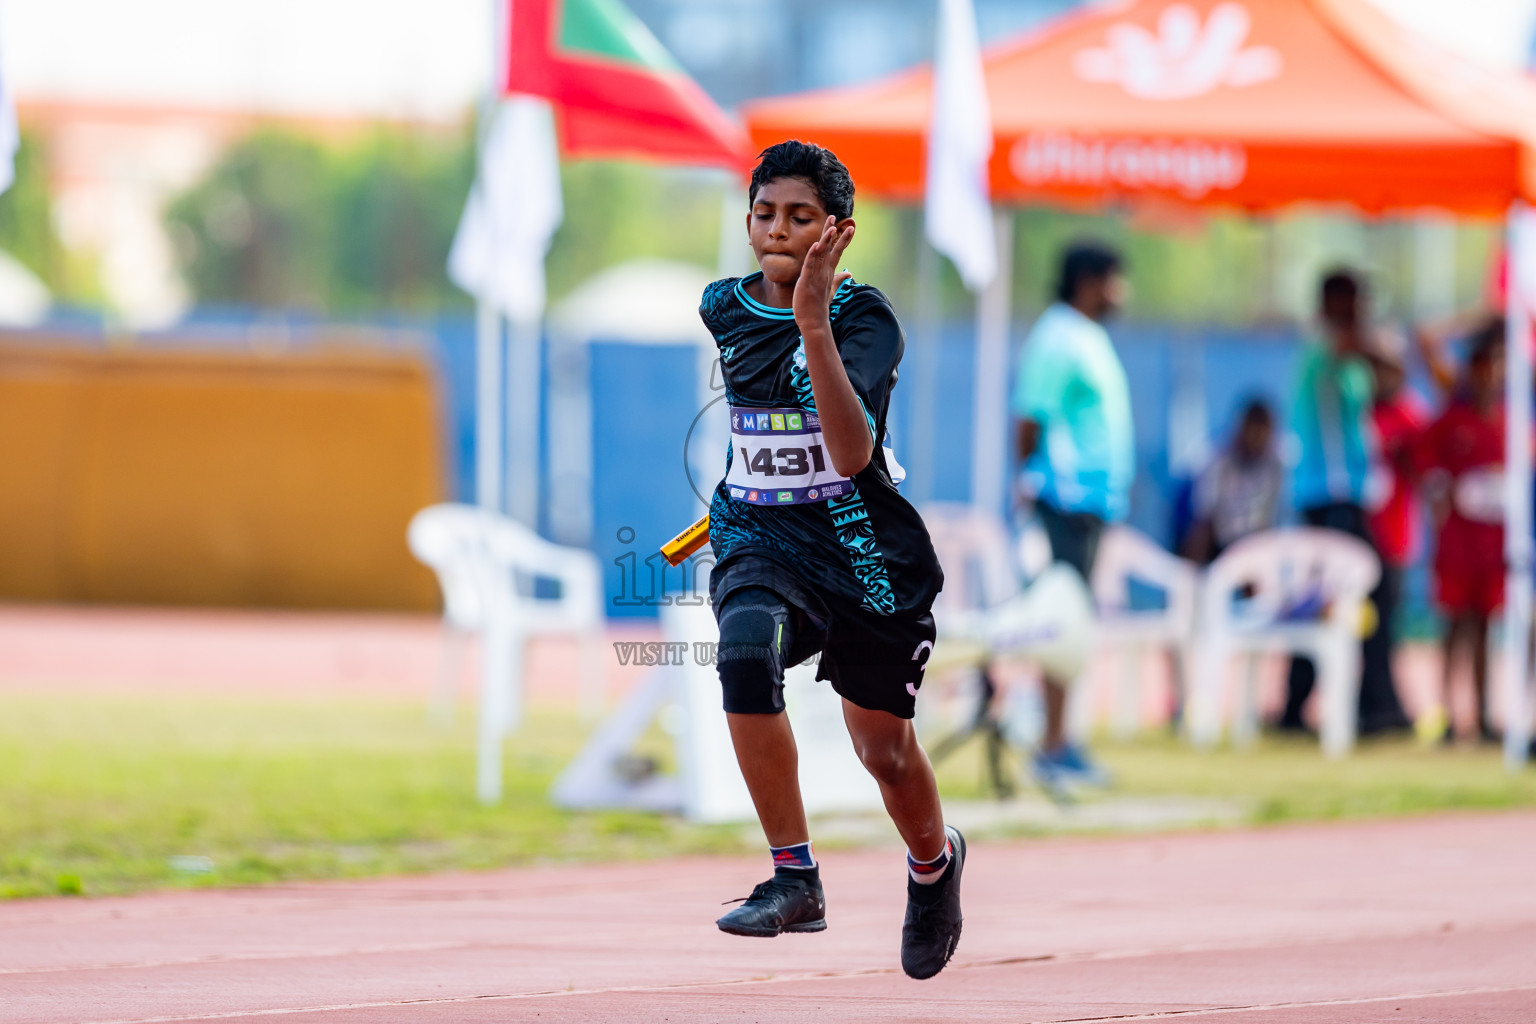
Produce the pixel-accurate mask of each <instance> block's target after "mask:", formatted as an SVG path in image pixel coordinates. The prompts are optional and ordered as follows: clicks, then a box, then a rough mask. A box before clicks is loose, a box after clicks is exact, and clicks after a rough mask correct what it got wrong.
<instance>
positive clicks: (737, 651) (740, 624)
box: [715, 587, 795, 715]
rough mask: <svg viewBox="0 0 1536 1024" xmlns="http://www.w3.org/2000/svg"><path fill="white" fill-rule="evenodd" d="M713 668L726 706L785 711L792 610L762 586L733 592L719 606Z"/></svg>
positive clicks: (743, 711)
mask: <svg viewBox="0 0 1536 1024" xmlns="http://www.w3.org/2000/svg"><path fill="white" fill-rule="evenodd" d="M718 618H719V620H720V646H719V647H718V648H717V649H716V652H715V668H716V670H717V671H718V672H719V673H720V688H721V690H722V691H723V694H724V698H725V710H726V711H728V712H730V713H731V714H733V715H774V714H778V713H779V712H780V711H783V710H784V660H785V656H786V655H787V654H788V653H789V649H790V647H791V646H793V644H794V640H795V634H794V623H795V619H794V612H793V610H792V609H791V608H790V607H789V605H788V603H786V602H785V600H784V599H783V598H782V597H780V596H779V595H778V594H775V593H774V592H773V591H771V590H769V589H767V588H766V587H743V588H742V589H741V590H736V591H732V592H731V594H730V595H729V596H727V597H726V599H725V602H724V604H722V605H721V607H720V614H719V616H718Z"/></svg>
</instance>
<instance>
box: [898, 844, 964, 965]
mask: <svg viewBox="0 0 1536 1024" xmlns="http://www.w3.org/2000/svg"><path fill="white" fill-rule="evenodd" d="M944 831H945V833H946V834H947V835H948V836H949V845H950V849H951V851H952V854H951V856H952V859H951V860H950V862H949V867H947V868H945V869H944V877H943V878H941V879H939V880H938V881H937V882H933V883H931V884H929V885H918V884H917V883H916V882H914V881H912V878H911V876H910V875H909V876H908V877H907V920H906V922H905V923H904V924H903V925H902V926H901V969H902V970H904V971H906V972H907V977H909V978H918V979H922V978H931V977H933V976H934V975H935V974H938V973H939V972H940V971H942V970H943V969H944V965H945V964H947V963H949V958H950V957H952V956H954V955H955V947H956V946H958V945H959V944H960V925H961V924H962V923H963V922H964V918H963V917H962V916H961V914H960V872H962V871H964V870H965V837H964V836H962V835H961V834H960V830H959V829H957V828H955V827H953V826H951V825H946V826H944Z"/></svg>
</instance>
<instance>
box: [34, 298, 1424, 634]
mask: <svg viewBox="0 0 1536 1024" xmlns="http://www.w3.org/2000/svg"><path fill="white" fill-rule="evenodd" d="M55 326H56V327H57V328H59V329H61V330H63V331H64V332H65V333H68V334H71V335H73V334H78V335H79V336H80V337H81V339H82V341H85V342H92V341H95V342H100V343H104V342H103V333H102V331H101V329H100V326H99V321H97V320H94V319H93V318H91V317H84V316H74V317H72V318H71V317H69V316H67V315H66V316H64V317H61V318H60V320H59V322H58V323H57V324H56V325H55ZM338 326H341V327H342V329H343V330H346V329H349V328H354V327H356V326H358V325H355V324H353V325H336V324H332V323H327V322H325V321H323V320H321V319H319V318H316V317H312V316H305V315H283V316H276V315H273V314H270V313H263V314H260V315H255V314H251V313H248V312H245V311H240V310H222V309H220V310H201V311H199V312H198V313H197V314H196V315H195V316H194V317H192V318H191V319H189V320H188V321H187V322H186V323H184V324H183V325H181V326H179V327H178V328H177V329H176V330H175V331H171V332H166V333H163V334H159V335H154V336H150V337H147V338H144V339H142V342H141V343H143V344H146V345H182V344H194V345H205V346H206V345H211V346H214V347H222V346H224V345H229V346H231V347H249V346H252V345H256V344H272V343H278V342H280V344H282V345H286V346H295V347H299V346H303V345H306V344H310V343H312V342H313V340H314V339H316V338H320V337H325V336H327V335H330V336H334V335H335V333H336V329H337V328H338ZM362 326H364V327H365V328H366V329H370V330H374V331H376V332H382V333H378V334H377V337H379V338H381V339H382V338H385V337H393V338H396V339H398V338H399V337H401V336H404V337H406V338H408V339H412V340H410V341H408V342H407V343H409V344H420V345H423V346H424V347H425V349H426V351H427V352H428V353H429V354H430V357H431V358H432V359H433V360H434V361H435V362H436V364H437V365H438V367H439V371H440V385H441V387H442V393H443V409H444V416H445V419H446V422H445V424H444V436H445V439H446V445H447V450H446V451H445V453H444V457H445V460H446V470H447V476H448V479H449V480H450V481H451V484H452V490H453V494H454V496H455V497H456V498H457V499H458V500H461V501H469V502H472V501H474V500H475V488H474V465H475V458H474V456H475V438H474V432H475V341H474V322H473V319H472V318H470V317H467V316H453V317H440V318H436V319H423V318H409V317H399V318H389V319H381V320H376V321H372V322H370V323H368V324H366V325H362ZM1028 328H1029V324H1028V322H1021V323H1018V324H1015V325H1014V329H1013V333H1012V339H1011V340H1012V347H1013V352H1012V355H1013V357H1016V356H1017V353H1018V349H1019V348H1020V346H1022V344H1023V340H1024V337H1025V335H1026V334H1027V332H1028ZM390 332H393V333H390ZM1111 336H1112V337H1113V339H1114V342H1115V346H1116V348H1117V350H1118V351H1119V353H1120V356H1121V359H1122V361H1123V362H1124V364H1125V367H1126V372H1127V377H1128V379H1129V381H1130V386H1131V403H1132V413H1133V417H1134V421H1135V427H1136V458H1137V476H1136V482H1135V485H1134V490H1133V493H1132V501H1131V515H1130V521H1131V523H1132V525H1134V526H1136V527H1137V528H1138V529H1140V530H1142V531H1144V532H1146V533H1147V534H1149V535H1150V536H1152V537H1154V538H1156V539H1158V540H1159V541H1161V542H1163V543H1164V544H1171V543H1172V542H1173V540H1174V535H1173V527H1174V523H1173V519H1174V501H1175V499H1176V496H1177V494H1178V491H1179V488H1180V486H1181V483H1182V482H1183V481H1181V480H1180V478H1179V476H1178V474H1176V473H1175V472H1174V467H1173V466H1171V465H1170V450H1169V442H1170V436H1169V435H1170V429H1169V423H1170V406H1171V405H1172V404H1173V403H1175V402H1178V401H1200V402H1202V403H1203V413H1204V420H1205V423H1206V424H1207V427H1208V437H1209V444H1210V447H1211V448H1212V449H1215V448H1217V447H1220V446H1221V445H1222V444H1223V443H1224V442H1225V439H1226V437H1227V436H1228V435H1229V433H1230V431H1231V428H1232V426H1233V420H1234V418H1235V413H1236V411H1237V409H1238V408H1239V407H1240V405H1241V404H1242V403H1243V402H1244V401H1245V400H1246V399H1247V398H1249V397H1251V396H1255V395H1257V396H1261V397H1264V398H1265V399H1267V400H1268V401H1269V402H1270V403H1271V405H1272V406H1273V407H1274V409H1275V411H1276V412H1277V414H1278V417H1279V422H1280V424H1281V425H1282V426H1283V425H1284V422H1285V419H1286V411H1287V410H1286V404H1287V397H1286V396H1287V393H1288V390H1289V384H1290V380H1291V375H1292V370H1293V365H1294V362H1295V358H1296V349H1297V345H1298V344H1299V341H1300V338H1299V335H1298V333H1297V332H1296V331H1294V330H1291V329H1284V328H1270V329H1258V328H1254V329H1231V328H1189V327H1168V326H1162V325H1156V324H1136V323H1121V324H1115V325H1112V328H1111ZM355 337H356V338H359V339H366V338H368V337H370V335H369V334H368V333H367V332H366V331H365V332H364V333H362V334H358V335H356V336H355ZM381 343H384V342H382V341H381ZM391 343H398V341H396V342H391ZM973 356H974V342H973V335H972V331H971V325H970V324H968V323H956V324H950V325H947V326H946V327H944V328H943V329H942V330H941V331H940V332H939V334H938V336H937V337H936V338H933V339H922V338H913V339H910V340H909V342H908V349H907V356H906V359H905V360H904V362H903V365H902V374H901V378H900V381H899V383H898V384H897V386H896V388H895V390H894V391H893V393H892V408H891V416H890V422H891V434H892V444H893V447H894V448H895V450H896V453H897V456H898V458H899V459H900V460H901V461H902V462H903V463H904V464H905V465H906V466H907V468H908V470H909V472H910V473H911V474H912V475H911V476H910V477H909V479H908V481H907V483H906V484H905V485H904V486H903V491H904V492H905V493H906V494H907V496H908V497H909V498H910V499H911V500H913V501H914V502H915V503H919V504H920V503H922V502H925V501H934V500H941V501H965V500H968V498H969V496H970V475H971V432H972V420H971V417H972V403H971V390H972V387H973V380H972V367H973V365H974V362H973ZM544 363H545V365H546V367H547V364H548V360H547V359H546V360H544ZM1013 365H1014V362H1013V359H1010V383H1011V378H1012V366H1013ZM546 372H547V370H546ZM696 372H697V370H696V366H695V362H694V355H693V352H692V351H691V350H690V349H687V348H683V347H669V346H636V345H628V344H604V343H596V344H594V345H593V346H592V348H591V360H590V375H591V376H590V380H591V387H592V409H593V442H594V443H593V448H594V451H593V465H592V471H593V481H594V487H593V490H594V494H593V499H594V507H593V520H592V521H593V548H594V550H595V551H596V553H597V554H598V556H599V558H600V559H601V560H602V563H603V566H604V569H605V572H606V573H607V580H606V585H607V586H608V589H609V591H610V594H609V597H610V599H611V600H610V605H611V611H612V614H614V615H616V616H650V615H654V614H655V613H656V608H657V605H656V604H655V603H654V602H650V603H648V602H647V601H646V600H645V599H646V598H648V597H650V596H651V595H653V594H661V593H665V592H666V591H667V590H669V589H674V588H677V587H678V586H679V585H683V586H686V585H687V584H688V582H689V581H687V580H682V579H680V578H679V574H678V572H677V570H664V569H663V568H662V566H661V565H660V563H659V561H658V560H656V559H654V558H653V559H652V561H651V562H650V564H649V565H648V564H647V563H646V559H647V558H648V557H650V556H652V555H653V554H654V552H655V551H656V549H657V547H658V546H659V545H660V544H661V543H662V542H663V541H665V540H666V539H668V538H669V537H671V536H672V535H673V534H674V533H676V532H677V531H679V530H681V529H682V528H683V527H684V526H686V525H688V524H689V523H690V522H692V521H693V520H694V519H695V518H696V517H697V516H698V515H700V514H701V513H702V511H703V506H702V505H701V504H700V502H699V500H698V498H697V497H696V496H695V494H694V492H693V489H692V487H690V484H689V481H688V479H687V473H686V470H685V465H684V455H683V444H684V438H685V436H686V435H687V432H688V428H689V425H690V423H691V422H692V420H693V418H694V416H695V415H696V414H697V413H698V411H699V410H698V408H697V405H698V404H699V399H698V397H697V395H698V385H697V381H696ZM545 383H546V384H547V381H546V382H545ZM930 386H931V388H932V399H931V402H932V410H933V414H932V424H933V428H932V431H933V432H932V444H931V447H930V449H929V450H930V451H931V453H932V458H931V460H929V461H927V462H926V464H925V463H924V460H923V459H922V457H921V449H922V446H921V445H914V441H915V440H916V439H915V438H914V437H913V435H912V429H913V424H914V423H915V422H916V421H917V417H918V414H919V408H918V407H919V404H920V399H919V395H920V392H921V390H922V389H923V388H924V387H930ZM1420 390H1421V391H1422V392H1423V393H1425V394H1430V393H1431V392H1429V391H1428V390H1427V389H1426V388H1424V387H1422V386H1421V388H1420ZM545 409H546V413H547V409H548V404H547V403H545ZM547 432H548V424H547V422H546V423H545V424H544V433H545V435H546V437H547ZM1010 445H1011V442H1010ZM540 449H541V460H544V459H547V454H546V453H547V450H548V448H547V445H546V444H542V443H541V446H540ZM722 468H723V456H722ZM541 474H542V477H543V487H542V493H543V494H545V495H547V494H548V493H549V487H548V477H549V467H548V465H547V464H545V463H544V462H543V461H541ZM713 483H714V481H713V480H702V481H698V484H699V486H700V488H701V489H703V490H705V491H706V492H707V489H708V488H709V487H711V486H712V485H713ZM545 516H546V518H545V519H544V520H543V521H542V522H541V526H542V527H543V528H544V529H545V531H546V532H547V530H548V525H549V524H548V521H547V512H546V513H545ZM629 531H633V535H632V536H630V533H629ZM625 538H628V539H625ZM706 568H707V567H706ZM653 572H654V573H655V574H656V575H655V582H654V589H653V584H652V573H653ZM663 572H665V573H666V575H665V576H663V575H662V573H663ZM1408 590H1409V593H1408V595H1407V597H1408V603H1409V604H1411V605H1415V606H1417V610H1418V611H1420V612H1422V611H1423V609H1424V608H1425V607H1427V586H1426V581H1425V574H1424V572H1423V570H1422V567H1420V568H1419V569H1418V570H1416V571H1415V572H1413V573H1411V574H1410V576H1409V580H1408ZM613 600H617V601H618V602H619V603H617V604H613Z"/></svg>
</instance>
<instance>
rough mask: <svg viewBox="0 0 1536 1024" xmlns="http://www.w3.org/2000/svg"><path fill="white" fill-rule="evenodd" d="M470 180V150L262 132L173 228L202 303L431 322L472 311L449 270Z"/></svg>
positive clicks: (230, 155)
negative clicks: (416, 315) (396, 313)
mask: <svg viewBox="0 0 1536 1024" xmlns="http://www.w3.org/2000/svg"><path fill="white" fill-rule="evenodd" d="M469 178H470V148H469V146H468V140H467V139H461V140H452V141H447V142H445V141H443V140H441V139H434V138H430V137H418V136H416V135H412V134H407V133H404V132H400V131H380V132H378V133H376V134H374V135H371V136H369V137H367V138H366V139H364V140H362V141H360V142H354V143H351V144H347V145H325V144H323V143H321V142H318V141H316V140H314V139H311V138H308V137H304V136H300V135H296V134H293V133H289V132H283V131H277V130H273V129H263V130H261V131H258V132H256V133H255V134H253V135H251V136H250V137H249V138H247V139H245V140H244V141H242V142H240V143H237V144H236V145H235V146H233V147H232V148H231V149H230V150H229V151H228V152H227V153H226V154H225V155H224V157H223V158H222V159H221V160H219V161H218V163H217V164H215V165H214V167H213V168H212V169H211V170H210V172H209V173H208V174H207V176H205V178H204V179H203V180H202V181H200V182H198V183H197V184H195V185H194V186H192V187H191V188H190V189H188V190H187V191H186V192H185V193H184V194H182V195H181V196H179V197H177V198H176V199H175V200H174V201H173V202H172V203H171V204H170V206H169V207H168V209H167V212H166V222H167V228H168V230H169V231H170V232H171V235H172V238H173V239H174V240H175V243H176V248H177V254H178V259H179V261H180V266H181V269H182V272H183V274H184V275H185V277H186V280H187V283H188V285H189V286H190V287H191V289H192V293H193V295H194V296H195V297H196V299H197V300H198V301H199V302H203V303H215V304H237V305H247V306H260V307H276V308H299V309H312V310H315V311H317V312H323V313H329V314H344V313H358V312H370V311H376V310H381V309H388V310H412V311H429V310H432V309H436V308H440V307H443V306H447V305H451V304H454V303H458V302H462V299H461V297H460V296H459V293H458V292H457V291H455V290H454V289H453V288H452V287H451V286H450V285H449V283H448V281H447V278H446V276H445V274H444V270H443V267H444V263H445V262H446V260H447V257H448V246H449V244H450V242H451V240H452V238H453V229H454V225H455V223H456V221H457V218H458V212H459V207H460V205H461V204H462V202H463V197H464V195H465V193H466V192H467V191H468V188H469Z"/></svg>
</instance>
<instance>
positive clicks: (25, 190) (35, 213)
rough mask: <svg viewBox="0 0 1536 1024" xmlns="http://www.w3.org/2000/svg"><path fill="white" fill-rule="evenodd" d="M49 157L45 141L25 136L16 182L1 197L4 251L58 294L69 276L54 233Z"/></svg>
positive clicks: (1, 246)
mask: <svg viewBox="0 0 1536 1024" xmlns="http://www.w3.org/2000/svg"><path fill="white" fill-rule="evenodd" d="M47 164H48V161H47V153H46V151H45V149H44V146H43V142H42V139H40V138H39V137H38V136H36V135H34V134H32V133H30V132H22V134H21V148H20V149H19V150H18V151H17V153H16V180H15V181H14V182H12V183H11V187H10V189H9V190H8V191H6V193H5V194H4V195H0V249H4V250H5V251H6V252H8V253H10V254H11V255H12V256H14V257H15V258H16V259H17V260H19V261H20V262H21V263H23V264H24V265H26V267H27V268H28V269H29V270H31V271H32V272H33V273H34V274H36V275H37V276H38V277H39V278H41V279H42V281H43V283H44V284H46V285H48V287H49V288H50V289H52V290H54V291H58V290H59V289H60V287H61V286H62V284H63V278H64V276H65V268H64V260H63V250H62V249H61V247H60V245H59V240H58V236H57V235H56V234H55V233H54V226H53V202H52V198H51V197H50V194H49V191H48V170H47Z"/></svg>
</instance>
